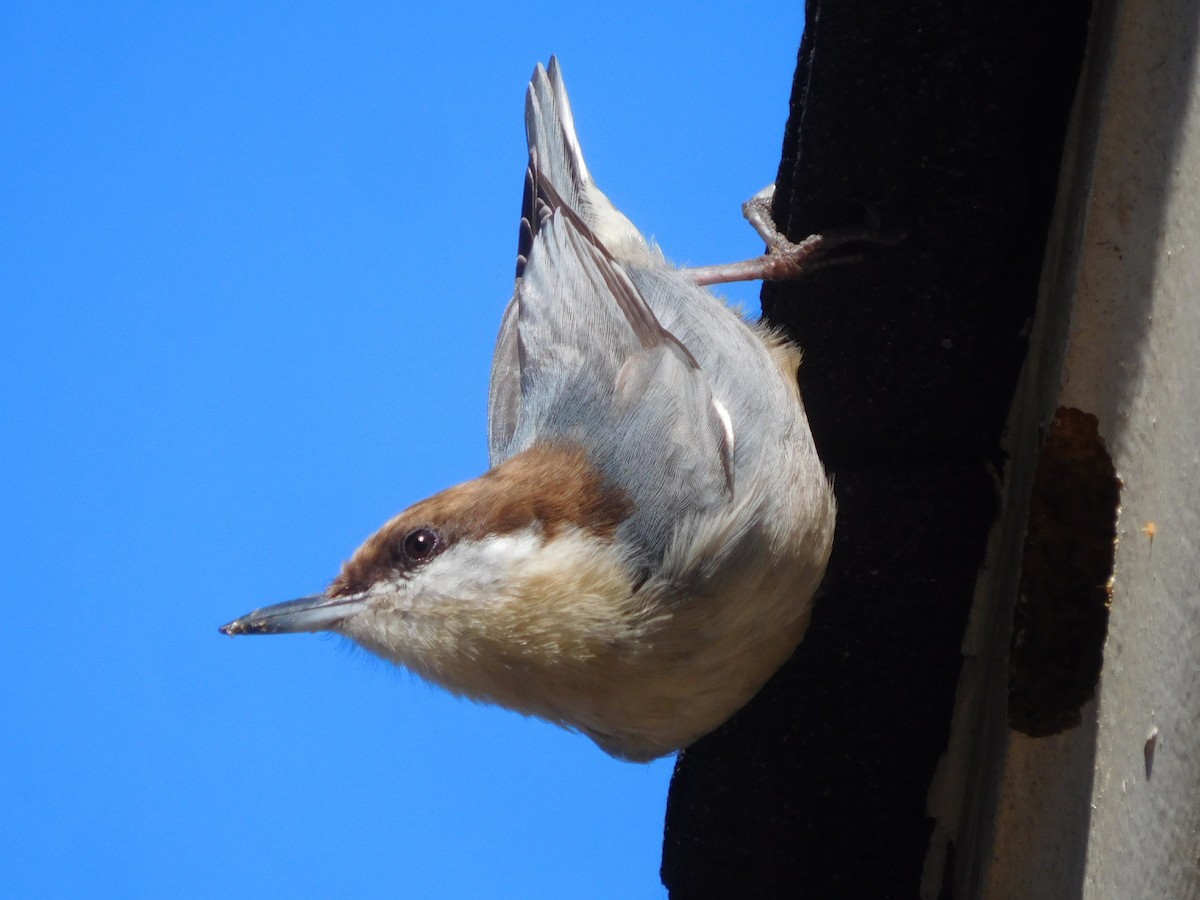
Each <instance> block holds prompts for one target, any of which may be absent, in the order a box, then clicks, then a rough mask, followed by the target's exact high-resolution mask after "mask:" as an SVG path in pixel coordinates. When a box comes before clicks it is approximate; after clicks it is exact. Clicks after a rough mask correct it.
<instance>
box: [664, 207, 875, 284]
mask: <svg viewBox="0 0 1200 900" xmlns="http://www.w3.org/2000/svg"><path fill="white" fill-rule="evenodd" d="M774 197H775V185H773V184H769V185H767V186H766V187H765V188H763V189H762V190H761V191H759V192H758V193H757V194H755V195H754V196H753V197H751V198H750V199H749V200H747V201H746V202H745V203H743V204H742V215H744V216H745V217H746V219H747V221H749V222H750V224H751V225H752V226H753V228H754V230H755V231H757V232H758V234H759V236H760V237H761V238H762V239H763V240H764V241H765V242H766V244H767V252H766V253H764V254H763V255H762V256H756V257H754V258H753V259H747V260H743V261H741V262H735V263H727V264H725V265H719V266H695V267H687V268H683V269H681V270H680V271H682V272H683V273H684V274H685V275H687V276H688V277H689V278H691V279H692V281H694V282H695V283H696V284H698V285H707V284H724V283H727V282H730V281H787V280H788V279H791V278H799V277H800V276H801V275H804V274H806V273H808V272H811V271H813V270H814V269H819V268H821V267H822V266H829V265H834V264H836V263H843V262H850V261H852V260H853V259H856V258H857V257H854V256H838V257H836V258H829V257H827V256H826V254H827V253H828V252H829V251H830V250H832V249H833V248H835V247H840V246H842V245H843V244H850V243H855V242H858V241H879V240H881V238H880V237H879V223H878V221H877V216H875V215H873V214H871V213H869V214H868V221H866V222H864V223H863V224H862V225H860V226H856V227H853V228H840V229H837V230H836V231H828V232H826V233H824V234H810V235H809V236H808V237H806V238H805V239H804V240H802V241H800V242H799V243H795V242H793V241H789V240H788V239H787V238H786V237H785V236H784V235H783V233H782V232H781V231H779V229H778V228H777V227H776V226H775V220H774V219H773V218H772V217H771V201H772V199H774ZM885 243H886V241H885Z"/></svg>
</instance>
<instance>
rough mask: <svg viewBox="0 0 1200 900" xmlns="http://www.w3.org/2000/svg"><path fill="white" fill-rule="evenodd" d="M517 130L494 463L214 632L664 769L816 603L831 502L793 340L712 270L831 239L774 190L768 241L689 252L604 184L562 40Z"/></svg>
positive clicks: (754, 676) (740, 696) (762, 264)
mask: <svg viewBox="0 0 1200 900" xmlns="http://www.w3.org/2000/svg"><path fill="white" fill-rule="evenodd" d="M525 126H526V135H527V141H528V147H529V163H528V167H527V169H526V173H525V189H524V197H523V200H522V218H521V222H520V229H519V235H518V254H517V268H516V281H515V289H514V293H513V296H512V298H511V300H510V301H509V303H508V305H507V307H506V309H505V311H504V313H503V317H502V320H501V325H500V330H499V335H498V337H497V341H496V347H495V352H494V357H493V363H492V372H491V385H490V389H489V399H488V451H489V464H490V468H489V469H488V470H487V471H486V472H484V473H483V474H482V475H480V476H479V477H477V478H475V479H473V480H471V481H467V482H465V483H462V484H458V485H456V486H453V487H450V488H448V489H446V490H443V491H441V492H440V493H436V494H434V495H432V496H431V497H429V498H427V499H425V500H421V501H420V502H418V503H416V504H414V505H413V506H411V507H409V508H408V509H406V510H405V511H403V512H401V513H400V514H398V515H397V516H395V517H394V518H392V519H391V520H390V521H388V522H386V523H385V524H384V525H383V526H382V527H380V528H379V530H378V531H376V532H375V533H374V534H373V535H372V536H371V537H369V538H368V539H367V540H366V541H365V542H364V543H363V544H362V546H360V547H359V548H358V549H357V550H356V551H355V552H354V554H353V555H352V556H351V557H350V559H349V560H348V561H347V562H346V563H345V564H344V565H343V566H342V568H341V571H340V573H339V574H338V575H337V576H336V577H335V578H334V579H333V580H332V582H331V583H330V584H329V586H328V587H327V588H326V589H325V590H323V591H321V592H319V593H316V594H314V595H312V596H308V597H303V598H301V599H299V600H293V601H290V602H287V603H280V604H276V605H273V606H266V607H263V608H261V609H256V610H254V611H253V612H251V613H249V614H247V615H245V616H242V617H241V618H239V619H236V620H235V621H232V622H230V623H228V624H226V625H224V626H222V627H221V629H220V630H221V632H222V633H224V634H227V635H243V634H279V633H294V632H317V631H328V632H333V633H336V634H339V635H342V636H344V637H346V638H349V639H350V640H351V641H353V642H355V643H356V644H358V645H360V646H361V647H363V648H365V649H367V650H368V651H370V652H372V653H374V654H376V655H378V656H380V657H382V658H384V659H386V660H388V661H390V662H393V663H395V664H398V665H399V666H402V667H404V668H405V669H408V670H410V671H411V672H413V673H415V674H417V675H418V676H420V677H422V678H424V679H426V680H428V681H430V682H433V683H435V684H438V685H440V686H441V687H443V688H445V689H447V690H448V691H450V692H451V693H453V694H456V695H459V696H463V697H467V698H470V699H472V700H475V701H478V702H484V703H492V704H498V705H500V706H502V707H507V708H509V709H511V710H514V711H516V712H518V713H521V714H524V715H527V716H536V717H539V718H541V719H544V720H547V721H549V722H553V723H556V724H558V725H560V726H563V727H565V728H567V729H570V730H573V731H577V732H579V733H581V734H583V735H586V736H587V737H589V738H591V739H592V740H593V741H594V742H595V743H596V745H598V746H599V747H600V748H601V749H602V750H603V751H605V752H606V753H608V754H610V755H611V756H614V757H617V758H619V759H624V760H629V761H635V762H641V761H649V760H652V759H655V758H658V757H661V756H665V755H668V754H670V753H673V752H676V751H678V750H680V749H683V748H686V747H687V746H689V745H690V744H693V743H694V742H695V741H697V740H698V739H699V738H701V737H702V736H704V735H705V734H708V733H709V732H711V731H713V730H715V729H716V728H718V727H719V726H720V725H722V724H723V723H724V722H725V721H726V720H727V719H729V718H730V716H732V715H733V713H735V712H736V711H737V710H738V709H740V708H741V707H742V706H744V705H745V704H746V703H747V702H748V701H749V700H750V699H751V698H752V697H753V696H754V695H755V694H756V693H757V692H758V691H759V690H760V689H761V688H762V687H763V685H764V684H765V683H766V682H767V680H768V679H769V678H770V677H771V676H772V674H774V672H775V671H776V670H777V669H778V668H779V667H780V666H781V665H782V664H783V663H784V662H785V661H786V660H787V659H788V657H789V656H790V655H791V654H792V652H793V651H794V649H795V648H796V646H797V645H798V644H799V643H800V641H801V639H802V638H803V636H804V633H805V630H806V628H807V626H808V622H809V620H810V617H811V614H812V609H813V599H814V596H815V595H816V593H817V592H818V588H819V586H820V584H821V581H822V577H823V574H824V571H825V568H826V564H827V562H828V559H829V554H830V549H831V545H832V541H833V531H834V523H835V519H836V510H835V501H834V496H833V491H832V486H831V482H830V479H829V477H828V475H827V473H826V471H825V468H824V466H823V465H822V462H821V460H820V458H819V456H818V453H817V449H816V446H815V443H814V440H813V436H812V433H811V430H810V428H809V424H808V420H807V417H806V415H805V411H804V406H803V403H802V401H801V396H800V391H799V385H798V380H797V370H798V366H799V363H800V351H799V350H798V348H797V347H796V346H795V345H793V344H792V343H790V342H789V341H788V340H786V339H785V338H784V337H783V336H782V335H781V334H780V333H778V332H776V331H774V330H772V329H771V328H770V327H768V326H767V325H765V324H758V323H750V322H747V321H746V320H745V319H743V318H742V316H741V315H739V314H738V313H737V312H735V311H734V310H733V309H731V308H730V307H729V306H728V305H727V304H726V303H725V302H724V301H722V300H721V299H720V298H719V297H717V296H716V295H714V294H713V293H712V292H711V291H709V290H708V289H707V288H706V285H708V284H712V283H719V282H721V281H727V280H734V279H743V278H747V277H751V278H754V277H786V272H792V273H795V272H798V271H800V270H802V269H803V268H804V265H805V262H804V261H805V260H808V259H811V258H812V256H813V253H814V251H815V250H819V249H820V240H819V236H817V237H816V238H813V239H810V240H809V241H808V242H807V243H806V242H801V245H794V244H791V243H790V242H788V241H787V240H786V239H785V238H783V237H781V236H780V235H778V233H777V232H775V230H774V226H773V224H772V223H771V222H770V221H769V218H768V217H769V202H770V189H767V190H766V191H764V192H761V193H760V194H759V195H758V196H756V198H754V200H752V201H750V202H749V203H748V204H747V207H746V212H747V217H748V218H750V219H751V222H752V223H753V224H755V227H756V228H757V229H758V230H759V231H760V233H762V234H763V235H764V237H766V238H767V241H768V244H769V252H768V253H767V254H764V256H763V257H761V258H759V259H758V260H757V261H750V262H749V263H741V264H735V266H734V268H732V269H729V268H725V267H712V268H708V269H686V268H679V267H676V266H674V265H673V264H671V263H670V262H668V261H667V260H666V258H665V257H664V255H663V253H662V252H661V251H660V250H659V249H658V247H657V246H656V245H655V244H653V243H652V242H651V241H649V240H647V238H645V237H644V236H643V235H642V233H641V232H640V231H639V230H638V229H637V227H636V226H634V224H633V223H632V222H631V221H630V220H629V219H628V218H626V216H625V215H624V214H622V213H621V212H620V211H618V210H617V208H616V207H615V206H614V205H613V203H612V202H611V201H610V200H609V198H608V197H607V195H605V194H604V193H603V192H602V191H601V190H600V188H598V187H597V186H596V183H595V182H594V181H593V179H592V176H591V173H590V172H589V170H588V167H587V165H586V164H585V162H584V157H583V152H582V150H581V148H580V144H579V139H578V137H577V135H576V131H575V123H574V118H573V115H572V111H571V106H570V103H569V101H568V97H567V92H566V88H565V86H564V82H563V78H562V73H561V70H560V67H559V65H558V62H557V60H556V58H554V57H551V58H550V61H549V63H548V65H547V66H542V65H541V64H540V63H539V64H538V65H537V67H536V68H535V70H534V73H533V75H532V77H531V79H530V83H529V85H528V89H527V92H526V104H525ZM781 272H785V274H783V275H780V273H781ZM772 273H773V274H772Z"/></svg>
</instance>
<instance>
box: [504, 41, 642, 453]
mask: <svg viewBox="0 0 1200 900" xmlns="http://www.w3.org/2000/svg"><path fill="white" fill-rule="evenodd" d="M525 135H526V140H527V141H528V143H529V166H528V168H527V169H526V172H525V193H524V197H523V198H522V203H521V226H520V231H519V234H518V238H517V272H516V275H517V293H518V294H519V293H520V287H521V282H522V279H523V276H524V274H525V267H526V265H527V264H528V259H529V254H530V252H531V251H532V248H533V244H534V241H535V239H536V237H537V234H538V229H539V226H540V219H541V217H542V216H543V215H545V214H546V212H547V211H548V209H550V208H551V206H553V207H554V208H557V207H564V206H565V207H566V208H567V209H569V210H570V211H571V213H572V214H573V216H574V217H575V219H576V221H577V222H579V223H580V226H581V227H582V228H583V230H584V231H585V232H587V233H588V234H589V235H591V236H592V237H593V239H594V240H595V241H596V242H597V243H602V244H603V245H604V246H605V247H606V248H607V249H608V250H609V251H615V252H617V253H618V254H619V255H620V254H622V253H623V254H624V255H626V256H627V255H629V254H634V255H646V254H648V253H649V252H650V251H649V248H648V246H647V244H646V242H645V240H644V239H643V238H642V235H641V233H640V232H639V231H638V230H637V228H635V227H634V225H633V223H632V222H630V221H629V220H628V219H627V218H625V216H624V215H622V214H621V213H620V212H619V211H618V210H617V208H616V207H615V206H613V204H612V201H610V200H609V199H608V197H607V196H605V195H604V193H603V192H602V191H601V190H600V189H599V188H597V187H596V185H595V183H594V182H593V181H592V176H591V173H590V172H588V168H587V164H586V163H585V162H584V159H583V151H582V150H581V149H580V146H579V138H578V136H577V135H576V133H575V120H574V116H573V115H572V114H571V104H570V101H569V100H568V98H567V90H566V87H565V86H564V84H563V80H562V72H561V71H560V69H559V66H558V61H557V60H556V59H555V58H554V57H551V58H550V64H549V66H548V68H543V67H542V65H541V64H540V63H539V64H538V65H537V67H536V68H535V69H534V71H533V76H532V77H531V78H530V80H529V88H528V90H527V91H526V94H525ZM546 185H549V186H551V187H550V190H551V191H553V194H554V199H553V202H552V203H551V202H550V198H549V197H548V196H547V193H546V187H545V186H546ZM526 305H528V303H526ZM519 306H520V303H519V299H518V297H517V296H514V297H513V298H512V300H511V301H509V304H508V307H507V309H505V311H504V318H503V320H502V321H501V323H500V334H499V336H498V337H497V339H496V350H495V353H494V355H493V359H492V378H491V388H490V393H489V397H488V453H489V456H490V458H491V464H492V465H493V466H495V465H498V464H499V463H501V462H503V461H504V460H505V459H507V458H508V457H509V456H511V455H512V452H513V451H512V450H511V449H510V445H511V443H512V438H513V434H514V432H515V431H516V427H517V421H518V419H519V414H520V410H521V405H522V398H521V391H520V373H521V370H522V364H521V353H522V350H521V341H520V336H519V329H518V319H519V311H518V307H519Z"/></svg>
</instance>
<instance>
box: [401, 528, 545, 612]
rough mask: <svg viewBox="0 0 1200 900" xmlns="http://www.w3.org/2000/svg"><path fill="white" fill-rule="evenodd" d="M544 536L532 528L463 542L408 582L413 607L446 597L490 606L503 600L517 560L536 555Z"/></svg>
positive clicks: (443, 599)
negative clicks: (505, 585) (509, 577)
mask: <svg viewBox="0 0 1200 900" xmlns="http://www.w3.org/2000/svg"><path fill="white" fill-rule="evenodd" d="M544 543H545V539H544V538H543V537H542V535H541V534H540V533H537V532H534V531H532V530H524V531H519V532H513V533H511V534H500V535H491V536H489V537H486V538H484V539H483V540H478V541H475V540H469V541H460V542H458V543H457V544H455V545H454V546H452V547H450V548H448V549H447V550H446V552H445V553H442V554H441V555H440V556H438V557H437V558H436V559H434V560H432V561H431V562H430V563H429V564H428V565H426V566H423V567H422V568H421V571H420V572H418V573H416V574H414V575H413V577H412V578H411V580H410V581H409V592H410V594H411V596H412V605H413V606H414V607H417V606H422V605H426V604H438V603H442V602H445V601H446V600H453V601H459V602H462V601H469V602H473V603H477V604H479V605H487V604H489V603H495V602H498V601H499V600H501V599H502V598H503V596H504V594H505V590H504V583H505V581H506V580H507V576H508V572H509V570H510V567H511V566H512V565H513V564H514V562H517V561H520V560H524V559H529V558H530V557H533V556H535V555H536V554H537V553H538V551H539V550H541V548H542V545H543V544H544Z"/></svg>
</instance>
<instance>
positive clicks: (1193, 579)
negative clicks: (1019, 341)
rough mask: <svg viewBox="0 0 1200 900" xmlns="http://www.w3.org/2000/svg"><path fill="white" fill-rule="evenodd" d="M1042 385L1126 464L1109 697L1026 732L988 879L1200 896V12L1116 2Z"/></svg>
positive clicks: (1049, 893) (1099, 45) (1019, 739)
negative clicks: (1070, 721)
mask: <svg viewBox="0 0 1200 900" xmlns="http://www.w3.org/2000/svg"><path fill="white" fill-rule="evenodd" d="M1099 13H1100V17H1101V18H1100V19H1099V20H1098V22H1097V23H1096V29H1095V33H1094V36H1093V52H1092V53H1091V55H1090V58H1089V64H1088V67H1089V72H1088V75H1087V77H1086V79H1085V82H1084V91H1083V94H1082V96H1081V99H1080V103H1079V105H1078V107H1077V126H1078V127H1077V132H1076V135H1075V140H1074V148H1073V153H1072V155H1071V156H1070V157H1069V159H1068V161H1067V165H1066V166H1065V167H1064V178H1063V184H1064V189H1063V191H1062V192H1061V197H1062V206H1061V212H1060V216H1059V221H1058V227H1057V228H1056V233H1055V234H1054V236H1052V238H1051V242H1050V253H1049V259H1050V265H1049V267H1048V270H1047V272H1048V274H1047V277H1046V279H1045V280H1044V285H1045V288H1046V290H1047V292H1048V293H1049V295H1050V296H1049V298H1048V299H1049V300H1050V303H1049V304H1048V305H1049V306H1050V307H1051V308H1058V309H1060V310H1063V311H1064V312H1065V315H1063V316H1061V318H1060V321H1058V322H1055V323H1050V324H1048V325H1047V327H1046V329H1045V332H1046V333H1047V334H1048V335H1049V336H1050V338H1051V343H1053V338H1054V337H1055V336H1056V335H1057V336H1063V337H1065V347H1063V349H1062V351H1061V355H1060V357H1059V360H1060V361H1061V367H1057V369H1056V367H1055V365H1054V359H1053V357H1054V352H1055V351H1054V349H1053V347H1050V348H1048V350H1047V353H1046V356H1045V359H1046V361H1047V365H1046V366H1045V367H1044V369H1043V371H1042V372H1041V379H1040V384H1038V385H1036V386H1035V385H1030V390H1029V392H1028V394H1027V395H1026V401H1028V402H1030V403H1031V404H1032V405H1033V406H1035V407H1039V410H1038V411H1039V413H1040V415H1041V417H1042V419H1043V421H1045V419H1046V417H1047V416H1048V414H1049V413H1050V412H1051V411H1052V410H1053V408H1055V407H1059V406H1065V407H1074V408H1077V409H1081V410H1084V411H1086V412H1087V413H1090V414H1092V415H1094V416H1095V417H1096V420H1097V421H1098V424H1099V432H1100V435H1101V437H1102V438H1103V441H1104V444H1105V446H1106V447H1107V448H1108V451H1109V453H1110V454H1111V456H1112V460H1113V463H1114V464H1115V466H1116V471H1117V475H1118V477H1119V478H1120V480H1121V483H1122V489H1121V508H1120V514H1119V518H1118V520H1117V538H1118V543H1117V547H1116V554H1115V565H1114V572H1113V579H1112V588H1111V594H1112V597H1111V614H1110V620H1109V629H1108V636H1107V641H1106V642H1105V644H1104V647H1103V653H1104V657H1103V670H1102V675H1101V679H1100V684H1099V688H1098V691H1097V695H1096V699H1095V700H1094V701H1093V702H1091V703H1090V704H1088V705H1087V706H1086V707H1085V708H1084V710H1083V722H1082V723H1081V724H1080V725H1079V726H1078V727H1076V728H1074V729H1071V730H1068V731H1065V732H1063V733H1061V734H1058V735H1055V736H1052V737H1029V736H1025V735H1019V734H1013V735H1012V739H1011V741H1010V742H1009V745H1008V752H1007V757H1006V760H1005V764H1004V766H1005V767H1004V771H1003V776H1002V781H1001V788H1000V791H999V798H1000V805H999V809H998V814H997V820H996V831H995V841H994V844H993V845H992V847H991V857H990V859H989V860H985V861H983V865H984V868H986V869H987V876H986V878H985V879H984V881H983V893H984V895H985V896H988V897H996V898H1004V897H1018V896H1019V897H1048V898H1049V897H1054V898H1059V897H1087V898H1098V900H1099V898H1104V900H1108V898H1113V900H1118V898H1128V897H1196V896H1200V546H1198V544H1200V435H1198V434H1197V414H1198V412H1200V106H1198V105H1197V98H1198V97H1200V67H1198V60H1197V54H1196V41H1197V32H1198V27H1200V10H1198V9H1197V7H1196V6H1195V4H1194V3H1191V2H1189V0H1141V2H1117V3H1113V4H1104V5H1102V7H1101V8H1100V10H1099Z"/></svg>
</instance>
